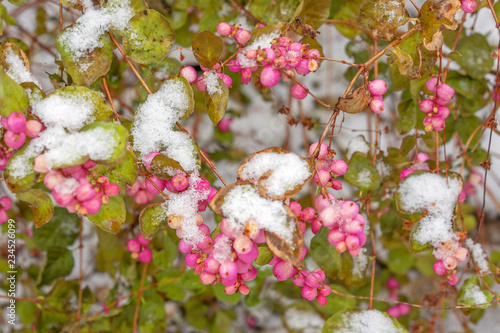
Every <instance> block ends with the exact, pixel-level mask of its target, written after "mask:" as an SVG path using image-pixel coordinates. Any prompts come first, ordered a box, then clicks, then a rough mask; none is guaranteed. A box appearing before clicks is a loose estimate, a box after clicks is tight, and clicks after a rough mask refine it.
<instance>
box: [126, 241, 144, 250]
mask: <svg viewBox="0 0 500 333" xmlns="http://www.w3.org/2000/svg"><path fill="white" fill-rule="evenodd" d="M127 250H128V251H129V252H132V253H139V251H140V250H141V243H139V241H138V240H137V239H129V241H128V242H127Z"/></svg>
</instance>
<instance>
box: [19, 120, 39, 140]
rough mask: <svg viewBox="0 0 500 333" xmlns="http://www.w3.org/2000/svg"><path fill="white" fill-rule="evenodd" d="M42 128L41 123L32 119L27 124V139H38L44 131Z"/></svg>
mask: <svg viewBox="0 0 500 333" xmlns="http://www.w3.org/2000/svg"><path fill="white" fill-rule="evenodd" d="M42 127H43V126H42V123H41V122H39V121H38V120H34V119H31V120H28V121H27V122H26V129H25V130H24V133H25V134H26V136H27V137H30V138H36V137H37V136H38V134H40V132H41V131H42Z"/></svg>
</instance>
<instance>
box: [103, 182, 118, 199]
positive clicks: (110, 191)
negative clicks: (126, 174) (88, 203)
mask: <svg viewBox="0 0 500 333" xmlns="http://www.w3.org/2000/svg"><path fill="white" fill-rule="evenodd" d="M104 193H105V194H106V195H107V196H110V197H114V196H115V195H117V194H118V193H120V187H118V185H117V184H108V185H106V187H105V188H104Z"/></svg>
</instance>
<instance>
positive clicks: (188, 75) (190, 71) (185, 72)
mask: <svg viewBox="0 0 500 333" xmlns="http://www.w3.org/2000/svg"><path fill="white" fill-rule="evenodd" d="M180 74H181V76H183V77H184V78H185V79H186V80H187V81H188V82H189V84H193V82H194V81H196V78H197V74H196V70H195V69H194V68H193V67H191V66H186V67H184V68H183V69H181V71H180Z"/></svg>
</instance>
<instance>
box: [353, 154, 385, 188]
mask: <svg viewBox="0 0 500 333" xmlns="http://www.w3.org/2000/svg"><path fill="white" fill-rule="evenodd" d="M344 178H345V180H346V181H347V182H348V183H349V184H352V185H354V186H357V187H358V188H359V189H360V190H361V191H366V190H376V189H377V188H379V186H380V183H381V179H380V175H379V174H378V171H377V168H375V166H374V165H373V164H372V162H371V161H370V159H369V158H368V157H367V156H366V155H365V154H362V153H354V155H352V157H351V160H350V161H349V168H348V169H347V172H346V174H345V175H344Z"/></svg>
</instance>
